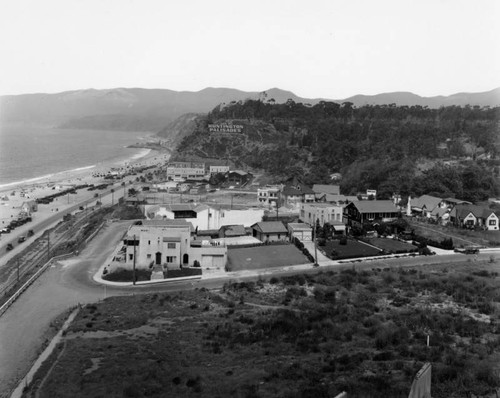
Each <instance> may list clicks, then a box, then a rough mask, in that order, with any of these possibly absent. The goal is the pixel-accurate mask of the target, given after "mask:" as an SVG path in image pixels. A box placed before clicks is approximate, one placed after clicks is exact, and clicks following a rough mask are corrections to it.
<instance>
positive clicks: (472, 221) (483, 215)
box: [450, 204, 500, 231]
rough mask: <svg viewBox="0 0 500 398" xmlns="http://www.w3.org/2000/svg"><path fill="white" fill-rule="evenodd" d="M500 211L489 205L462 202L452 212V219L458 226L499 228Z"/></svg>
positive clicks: (489, 229) (494, 229)
mask: <svg viewBox="0 0 500 398" xmlns="http://www.w3.org/2000/svg"><path fill="white" fill-rule="evenodd" d="M499 217H500V213H498V212H495V211H493V210H491V209H488V208H487V207H482V206H474V205H467V204H460V205H457V206H455V207H454V208H453V209H452V210H451V212H450V221H451V222H452V223H453V224H454V225H455V226H457V227H462V228H471V229H473V228H482V229H485V230H488V231H498V230H499Z"/></svg>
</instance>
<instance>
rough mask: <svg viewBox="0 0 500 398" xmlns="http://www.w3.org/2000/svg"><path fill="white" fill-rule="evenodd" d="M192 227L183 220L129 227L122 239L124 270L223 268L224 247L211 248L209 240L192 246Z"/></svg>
mask: <svg viewBox="0 0 500 398" xmlns="http://www.w3.org/2000/svg"><path fill="white" fill-rule="evenodd" d="M191 233H192V225H191V224H190V223H188V222H186V221H185V220H173V221H172V220H154V221H147V220H145V221H143V225H132V226H131V227H130V228H129V230H128V231H127V234H126V235H125V237H124V238H123V248H122V252H123V253H124V259H123V263H124V264H123V265H124V266H125V267H126V268H131V267H133V266H135V267H136V268H150V267H152V266H154V265H157V266H160V265H161V266H162V268H163V269H164V270H165V269H179V268H181V267H182V266H189V265H193V264H194V262H195V261H198V262H199V263H200V264H201V267H202V268H213V267H216V268H221V267H222V268H223V267H224V266H225V265H226V262H227V247H225V246H222V245H220V244H219V245H212V244H211V242H210V240H208V241H207V242H206V243H205V244H202V245H200V246H196V245H192V244H191V243H192V238H191Z"/></svg>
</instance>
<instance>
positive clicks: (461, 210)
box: [452, 204, 498, 219]
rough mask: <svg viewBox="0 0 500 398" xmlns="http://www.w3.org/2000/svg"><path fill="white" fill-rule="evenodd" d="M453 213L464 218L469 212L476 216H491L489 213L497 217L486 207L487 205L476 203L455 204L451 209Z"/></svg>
mask: <svg viewBox="0 0 500 398" xmlns="http://www.w3.org/2000/svg"><path fill="white" fill-rule="evenodd" d="M452 213H453V215H455V216H456V217H459V218H465V217H467V216H468V215H469V214H470V213H472V215H473V216H474V217H476V218H485V219H486V218H488V217H489V216H491V214H492V213H493V214H495V215H496V216H497V217H498V214H497V213H496V212H495V211H493V210H491V209H488V208H487V207H483V206H476V205H468V204H459V205H456V206H455V208H454V209H453V210H452Z"/></svg>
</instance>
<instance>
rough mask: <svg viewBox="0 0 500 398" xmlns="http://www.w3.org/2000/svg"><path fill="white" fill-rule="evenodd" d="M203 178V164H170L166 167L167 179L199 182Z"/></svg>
mask: <svg viewBox="0 0 500 398" xmlns="http://www.w3.org/2000/svg"><path fill="white" fill-rule="evenodd" d="M204 177H205V163H197V162H171V163H169V164H168V166H167V178H168V179H169V180H174V181H177V180H179V179H189V180H201V179H203V178H204Z"/></svg>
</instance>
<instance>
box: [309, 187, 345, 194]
mask: <svg viewBox="0 0 500 398" xmlns="http://www.w3.org/2000/svg"><path fill="white" fill-rule="evenodd" d="M312 190H313V191H314V193H323V194H326V193H328V194H330V195H340V187H339V186H338V185H323V184H314V185H313V187H312Z"/></svg>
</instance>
